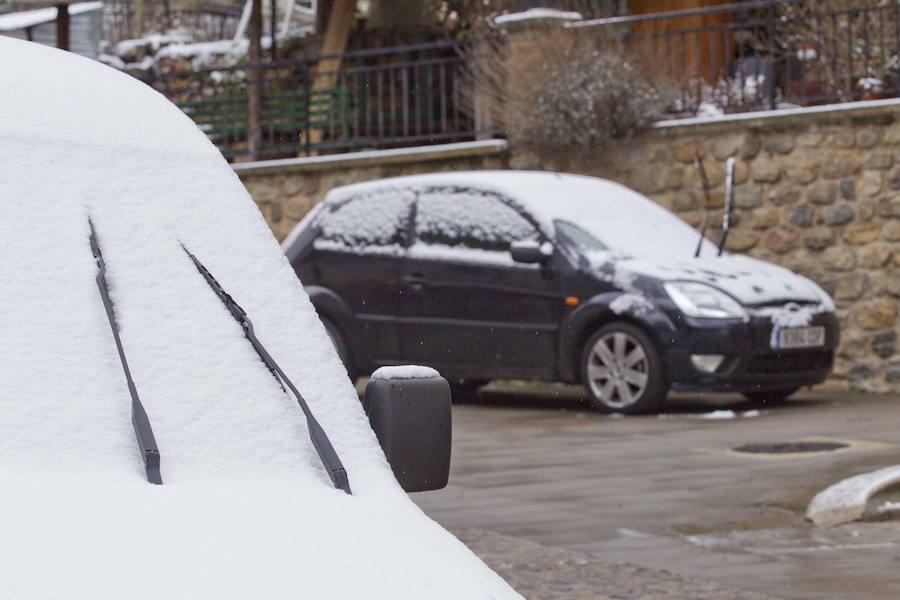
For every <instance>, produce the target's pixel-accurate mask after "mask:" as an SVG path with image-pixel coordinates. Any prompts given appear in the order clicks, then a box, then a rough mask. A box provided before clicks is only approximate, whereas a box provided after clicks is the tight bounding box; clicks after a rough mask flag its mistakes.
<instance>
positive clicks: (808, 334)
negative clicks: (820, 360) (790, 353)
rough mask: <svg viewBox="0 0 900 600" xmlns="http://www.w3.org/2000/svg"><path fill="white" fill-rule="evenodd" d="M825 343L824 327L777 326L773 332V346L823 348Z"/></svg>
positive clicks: (776, 347) (787, 348)
mask: <svg viewBox="0 0 900 600" xmlns="http://www.w3.org/2000/svg"><path fill="white" fill-rule="evenodd" d="M824 345H825V328H824V327H776V328H775V331H773V332H772V348H773V349H775V350H790V349H792V348H821V347H822V346H824Z"/></svg>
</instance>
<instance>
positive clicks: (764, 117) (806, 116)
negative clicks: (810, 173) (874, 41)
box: [651, 98, 900, 135]
mask: <svg viewBox="0 0 900 600" xmlns="http://www.w3.org/2000/svg"><path fill="white" fill-rule="evenodd" d="M886 109H887V110H886ZM892 111H896V112H898V113H900V98H888V99H886V100H863V101H859V102H843V103H840V104H825V105H822V106H803V107H797V108H781V109H777V110H761V111H755V112H746V113H732V114H728V115H722V116H719V117H692V118H688V119H668V120H665V121H658V122H656V123H655V124H654V125H653V127H652V128H651V131H655V132H658V133H661V134H668V135H681V134H684V133H691V132H692V130H696V131H698V132H699V131H708V130H710V129H728V128H732V127H734V126H735V125H740V126H741V127H747V128H754V127H759V128H765V127H771V126H772V125H773V124H775V123H785V124H786V123H790V124H791V125H796V124H797V122H798V120H809V121H813V122H816V121H832V122H833V121H841V120H846V119H853V118H865V117H877V116H883V115H884V114H885V113H886V112H892Z"/></svg>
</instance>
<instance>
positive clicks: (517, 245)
mask: <svg viewBox="0 0 900 600" xmlns="http://www.w3.org/2000/svg"><path fill="white" fill-rule="evenodd" d="M509 253H510V254H512V259H513V260H514V261H516V262H519V263H528V264H541V265H543V264H546V263H547V262H548V261H549V260H550V257H551V256H553V245H552V244H551V243H550V242H543V243H541V242H538V241H535V240H521V241H518V242H513V243H512V244H510V246H509Z"/></svg>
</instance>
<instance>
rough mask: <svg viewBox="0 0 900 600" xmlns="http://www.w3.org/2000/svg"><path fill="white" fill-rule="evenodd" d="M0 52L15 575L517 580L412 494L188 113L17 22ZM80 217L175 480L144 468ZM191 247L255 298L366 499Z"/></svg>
mask: <svg viewBox="0 0 900 600" xmlns="http://www.w3.org/2000/svg"><path fill="white" fill-rule="evenodd" d="M0 56H3V60H2V61H0V78H2V80H3V81H6V82H8V84H7V86H6V90H5V91H6V93H5V94H4V100H3V102H2V103H0V194H2V198H3V202H2V203H0V239H2V240H3V249H4V251H3V253H2V254H0V275H2V281H3V288H4V293H3V294H0V314H2V331H3V334H2V335H3V346H2V347H3V356H2V358H3V360H2V361H0V485H2V487H3V490H4V510H3V511H0V530H2V531H3V539H2V541H0V562H2V563H3V564H4V569H3V572H2V573H0V589H3V590H10V591H12V593H14V595H16V596H17V597H22V598H35V597H41V598H44V597H74V596H78V597H84V598H94V599H99V598H116V599H118V598H122V597H124V596H127V597H129V598H162V597H165V598H185V597H190V598H198V597H217V598H250V597H262V598H287V597H292V598H295V597H298V596H303V597H312V598H331V597H340V598H350V597H367V598H422V597H445V598H486V597H496V598H500V597H517V596H516V595H515V594H514V592H512V591H511V590H510V589H509V588H508V586H506V585H505V584H504V583H503V582H502V580H501V579H500V578H499V577H497V576H496V575H495V574H493V573H492V572H491V571H490V570H489V569H487V567H485V566H484V565H483V564H482V563H481V562H480V561H478V559H477V558H475V557H474V555H472V554H471V552H469V551H468V550H467V549H466V548H465V547H464V546H463V545H462V544H460V543H459V542H458V541H457V540H455V539H454V538H453V537H452V536H450V535H449V534H447V533H446V532H445V531H443V530H442V529H441V528H440V527H439V526H437V525H436V524H435V523H433V522H432V521H430V520H429V519H428V518H427V517H425V516H424V515H423V514H422V513H421V511H419V509H418V508H416V507H415V505H414V504H412V502H411V501H410V500H409V499H408V498H407V497H406V495H405V494H403V492H402V491H401V490H400V488H399V486H398V485H397V483H396V481H395V480H394V478H393V476H392V475H391V473H390V470H389V467H388V466H387V464H386V461H385V459H384V455H383V453H381V451H380V449H379V448H378V446H377V441H376V439H375V436H374V434H373V433H372V430H371V428H370V427H369V425H368V421H367V419H366V417H365V415H364V414H363V411H362V409H361V407H360V402H359V399H358V396H357V394H356V392H355V390H354V388H353V386H352V385H351V383H350V381H349V379H348V378H347V376H346V373H345V371H344V369H343V367H342V366H341V364H340V361H339V360H338V358H337V356H336V354H335V351H334V349H333V347H332V346H331V345H330V342H329V339H328V337H327V335H326V333H325V330H324V328H323V326H322V324H321V322H320V321H319V319H318V317H317V316H316V313H315V310H314V309H313V307H312V305H311V303H310V302H309V299H308V297H307V296H306V294H305V292H304V291H303V288H302V286H301V284H300V283H299V282H298V281H297V278H296V276H295V274H294V272H293V270H292V269H291V267H290V265H289V264H288V262H287V260H286V258H285V257H284V255H283V254H282V252H281V251H280V249H279V246H278V244H277V243H276V241H275V239H274V238H273V236H272V234H271V232H270V230H269V229H268V227H267V225H266V223H265V221H264V219H263V218H262V216H261V215H260V213H259V210H258V209H257V207H256V205H255V204H254V203H253V201H252V199H251V198H250V197H249V195H248V194H247V192H246V190H245V189H244V188H243V186H242V185H241V183H240V181H239V179H238V178H237V176H236V175H235V174H234V173H233V171H232V170H231V168H230V167H229V166H228V164H227V163H226V162H225V160H224V159H223V158H222V156H221V154H220V153H219V152H218V151H217V150H216V149H215V147H214V146H213V145H212V144H211V143H210V142H209V141H208V140H207V139H206V137H205V136H204V135H203V133H202V132H201V131H200V130H199V129H197V127H196V126H195V125H194V124H193V123H192V122H191V121H190V119H188V117H186V116H185V115H184V114H183V113H182V112H181V111H179V110H178V109H177V108H176V107H175V106H174V105H172V104H170V103H169V102H167V101H166V100H165V99H164V98H163V97H162V96H161V95H159V94H157V93H156V92H155V91H153V90H152V89H150V88H149V87H147V86H146V85H144V84H143V83H141V82H139V81H137V80H136V79H133V78H131V77H130V76H128V75H126V74H123V73H120V72H117V71H115V70H114V69H111V68H109V67H106V66H103V65H101V64H100V63H97V62H94V61H90V60H88V59H85V58H82V57H79V56H75V55H72V54H68V53H64V52H60V51H58V50H55V49H52V48H47V47H44V46H39V45H37V44H32V43H28V42H20V41H17V40H10V39H5V38H0ZM88 217H90V218H91V219H92V220H93V223H94V225H95V226H96V229H97V234H98V237H99V243H100V246H101V248H102V251H103V256H104V258H105V260H106V263H107V268H108V271H107V278H108V280H109V286H110V296H111V298H112V302H113V304H114V307H115V312H116V316H117V318H118V322H119V326H120V331H121V336H122V341H123V344H124V346H125V351H126V353H127V356H128V361H129V364H130V367H131V371H132V374H133V376H134V380H135V382H136V384H137V388H138V390H139V392H140V395H141V399H142V400H143V403H144V406H145V408H146V410H147V412H148V414H149V416H150V420H151V423H152V426H153V429H154V433H155V435H156V440H157V442H158V444H159V448H160V453H161V456H162V475H163V480H164V485H162V486H153V485H150V484H148V483H147V482H146V481H145V480H144V473H143V469H142V465H141V461H140V457H139V454H138V450H137V445H136V442H135V438H134V433H133V431H132V425H131V406H130V404H131V400H130V397H129V393H128V389H127V387H126V385H125V379H124V376H123V373H122V368H121V365H120V364H119V361H118V357H117V354H116V350H115V346H114V345H113V339H112V335H111V333H110V329H109V325H108V323H107V320H106V314H105V312H104V308H103V305H102V303H101V299H100V294H99V292H98V289H97V285H96V282H95V277H96V275H97V265H96V263H95V261H94V258H93V256H92V253H91V250H90V247H89V244H88V235H89V229H88ZM180 243H184V244H185V245H186V246H187V247H188V248H189V249H190V250H191V251H192V252H193V253H194V254H196V255H197V256H198V258H200V259H201V260H202V261H203V262H204V263H205V264H206V266H207V267H208V268H209V269H210V271H211V272H212V273H213V274H214V275H215V277H216V278H217V279H218V280H219V282H220V283H221V284H222V285H223V286H224V287H225V288H226V289H227V290H228V292H230V293H231V294H232V295H233V296H234V298H235V300H237V301H238V302H239V303H240V304H241V305H242V306H243V307H244V308H245V309H246V310H247V312H248V313H249V315H250V316H251V318H252V320H253V323H254V325H255V330H256V333H257V335H258V336H259V337H260V338H261V339H262V340H263V341H264V343H265V345H266V347H267V348H268V350H269V351H270V352H271V354H272V355H273V356H274V357H275V358H276V359H277V361H278V362H279V364H280V365H281V367H282V368H283V369H284V370H285V371H286V372H287V373H288V374H289V375H290V377H291V379H292V380H293V381H294V383H295V384H296V385H297V387H298V388H299V389H300V391H301V393H302V394H303V395H304V396H305V398H306V400H307V401H308V403H309V405H310V407H311V409H312V410H313V412H314V413H315V414H316V416H317V417H318V419H319V421H320V423H321V424H322V426H323V427H324V429H325V430H326V431H327V432H328V435H329V437H330V438H331V441H332V442H333V444H334V446H335V448H336V450H337V452H338V454H339V455H340V457H341V459H342V460H343V463H344V465H345V467H346V468H347V472H348V474H349V478H350V484H351V486H352V488H353V491H354V495H353V496H347V495H346V494H344V493H343V492H340V491H338V490H335V489H334V488H333V487H331V484H330V481H329V480H328V477H327V475H326V474H325V472H324V470H323V468H322V466H321V463H320V462H319V460H318V457H317V456H316V453H315V451H314V450H313V448H312V447H311V444H310V442H309V438H308V436H307V433H306V424H305V421H304V419H303V416H302V414H301V412H300V410H299V409H298V407H297V404H296V402H295V400H294V399H293V398H291V397H289V396H287V395H285V394H284V393H283V391H282V389H281V388H280V386H279V385H278V384H277V383H276V381H275V379H274V378H273V377H272V376H271V374H270V373H269V371H268V370H267V369H266V367H265V366H264V365H263V363H262V362H261V361H260V360H259V358H258V356H257V355H256V354H255V352H254V351H253V349H252V347H251V346H250V344H249V343H248V342H247V340H246V339H245V337H244V335H243V332H242V330H241V328H240V327H239V326H238V324H237V323H235V322H234V320H233V319H232V318H231V316H230V315H229V313H228V312H227V310H225V308H224V306H223V305H222V304H221V302H220V301H219V300H218V298H217V297H216V296H215V295H214V294H213V293H212V291H211V290H210V288H209V287H208V286H207V284H206V282H205V281H204V280H203V278H202V277H201V276H200V274H199V273H198V272H197V270H196V269H195V268H194V266H193V264H192V263H191V262H190V260H189V259H188V258H187V257H186V256H185V254H184V252H183V251H182V249H181V247H180V245H179V244H180Z"/></svg>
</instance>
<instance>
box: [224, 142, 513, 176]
mask: <svg viewBox="0 0 900 600" xmlns="http://www.w3.org/2000/svg"><path fill="white" fill-rule="evenodd" d="M508 148H509V144H508V143H507V142H506V140H478V141H474V142H457V143H453V144H436V145H430V146H416V147H413V148H392V149H390V150H365V151H362V152H347V153H345V154H328V155H324V156H308V157H302V158H282V159H277V160H261V161H256V162H246V163H235V164H233V165H232V168H233V169H234V170H235V172H236V173H237V174H238V175H240V176H247V175H272V174H285V173H308V172H310V171H323V170H332V169H339V168H359V167H374V166H383V165H397V164H403V163H413V162H424V161H436V160H451V159H455V158H469V157H473V156H486V155H492V154H503V153H505V152H506V151H507V150H508Z"/></svg>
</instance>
